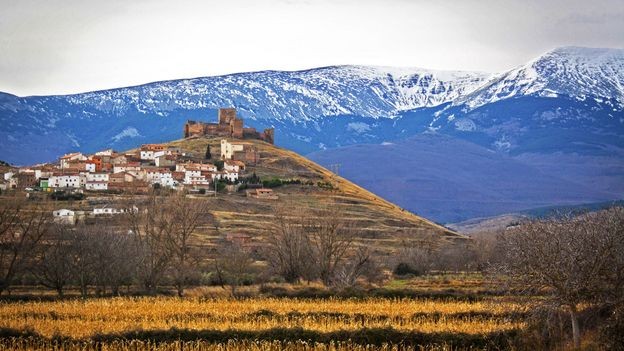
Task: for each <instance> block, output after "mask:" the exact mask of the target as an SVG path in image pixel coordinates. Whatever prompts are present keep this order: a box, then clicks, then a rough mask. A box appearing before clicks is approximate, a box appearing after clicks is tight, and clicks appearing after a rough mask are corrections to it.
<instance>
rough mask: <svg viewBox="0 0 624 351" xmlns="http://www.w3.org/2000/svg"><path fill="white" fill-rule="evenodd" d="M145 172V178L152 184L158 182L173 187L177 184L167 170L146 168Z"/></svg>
mask: <svg viewBox="0 0 624 351" xmlns="http://www.w3.org/2000/svg"><path fill="white" fill-rule="evenodd" d="M145 172H146V173H145V178H146V179H147V181H148V182H150V183H152V184H160V185H162V186H168V187H175V186H176V185H177V182H176V181H175V179H173V174H172V173H171V171H169V170H166V169H147V170H145Z"/></svg>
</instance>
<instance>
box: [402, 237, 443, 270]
mask: <svg viewBox="0 0 624 351" xmlns="http://www.w3.org/2000/svg"><path fill="white" fill-rule="evenodd" d="M410 237H416V238H417V239H412V240H404V241H402V242H401V247H400V249H399V251H398V252H397V254H396V255H395V256H393V257H392V258H391V262H390V265H391V266H392V267H394V268H395V270H396V267H404V268H405V270H406V271H409V272H413V273H414V274H427V273H428V272H429V271H430V270H432V269H434V268H435V267H434V265H435V260H436V251H437V250H438V249H439V248H440V245H441V244H442V243H441V242H440V240H439V238H437V237H436V236H435V235H433V234H431V235H425V236H422V235H419V236H416V235H415V234H414V235H410Z"/></svg>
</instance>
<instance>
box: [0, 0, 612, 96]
mask: <svg viewBox="0 0 624 351" xmlns="http://www.w3.org/2000/svg"><path fill="white" fill-rule="evenodd" d="M568 45H575V46H589V47H613V48H624V1H622V0H592V1H584V0H552V1H549V0H542V1H538V0H481V1H478V0H456V1H455V0H379V1H373V0H333V1H330V0H316V1H314V0H222V1H213V0H204V1H199V0H197V1H191V0H176V1H170V0H155V1H144V0H131V1H130V0H123V1H120V0H106V1H100V0H65V1H59V0H19V1H18V0H0V91H3V92H8V93H12V94H15V95H19V96H26V95H52V94H67V93H78V92H85V91H93V90H100V89H107V88H116V87H121V86H131V85H137V84H142V83H148V82H153V81H159V80H167V79H180V78H192V77H201V76H211V75H221V74H228V73H236V72H248V71H258V70H266V69H274V70H299V69H307V68H314V67H320V66H329V65H338V64H360V65H378V66H398V67H422V68H430V69H443V70H470V71H473V70H476V71H485V72H501V71H504V70H508V69H511V68H513V67H516V66H518V65H521V64H523V63H525V62H526V61H528V60H530V59H532V58H535V57H537V56H539V55H540V54H542V53H544V52H546V51H548V50H550V49H553V48H555V47H559V46H568Z"/></svg>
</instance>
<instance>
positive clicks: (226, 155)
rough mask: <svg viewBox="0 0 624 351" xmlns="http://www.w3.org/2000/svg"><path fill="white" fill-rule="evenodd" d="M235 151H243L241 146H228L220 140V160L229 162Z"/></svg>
mask: <svg viewBox="0 0 624 351" xmlns="http://www.w3.org/2000/svg"><path fill="white" fill-rule="evenodd" d="M237 151H243V145H240V144H230V143H228V141H227V140H226V139H221V158H222V159H224V160H231V159H232V156H233V155H234V153H235V152H237Z"/></svg>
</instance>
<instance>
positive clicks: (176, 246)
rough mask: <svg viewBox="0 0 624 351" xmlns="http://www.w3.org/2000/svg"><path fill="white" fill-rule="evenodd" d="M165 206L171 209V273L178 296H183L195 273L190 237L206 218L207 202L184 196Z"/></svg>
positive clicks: (178, 196)
mask: <svg viewBox="0 0 624 351" xmlns="http://www.w3.org/2000/svg"><path fill="white" fill-rule="evenodd" d="M167 206H168V207H169V208H170V209H171V215H172V218H171V220H172V221H173V226H172V228H171V229H172V230H171V232H170V234H169V240H170V247H171V249H172V251H173V252H172V256H171V272H172V277H173V283H174V286H175V288H176V290H177V293H178V296H182V295H183V294H184V288H185V287H186V286H187V285H188V284H189V280H190V278H191V277H192V276H193V273H195V272H196V271H197V264H198V261H199V259H198V253H197V251H196V250H194V247H193V246H192V245H191V236H192V234H193V232H194V231H195V230H196V229H197V227H198V226H199V225H200V224H201V222H202V218H204V217H206V216H207V211H208V206H207V201H205V200H203V199H201V200H194V199H189V198H186V197H185V196H184V195H176V196H172V197H170V198H169V200H168V204H167Z"/></svg>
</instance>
